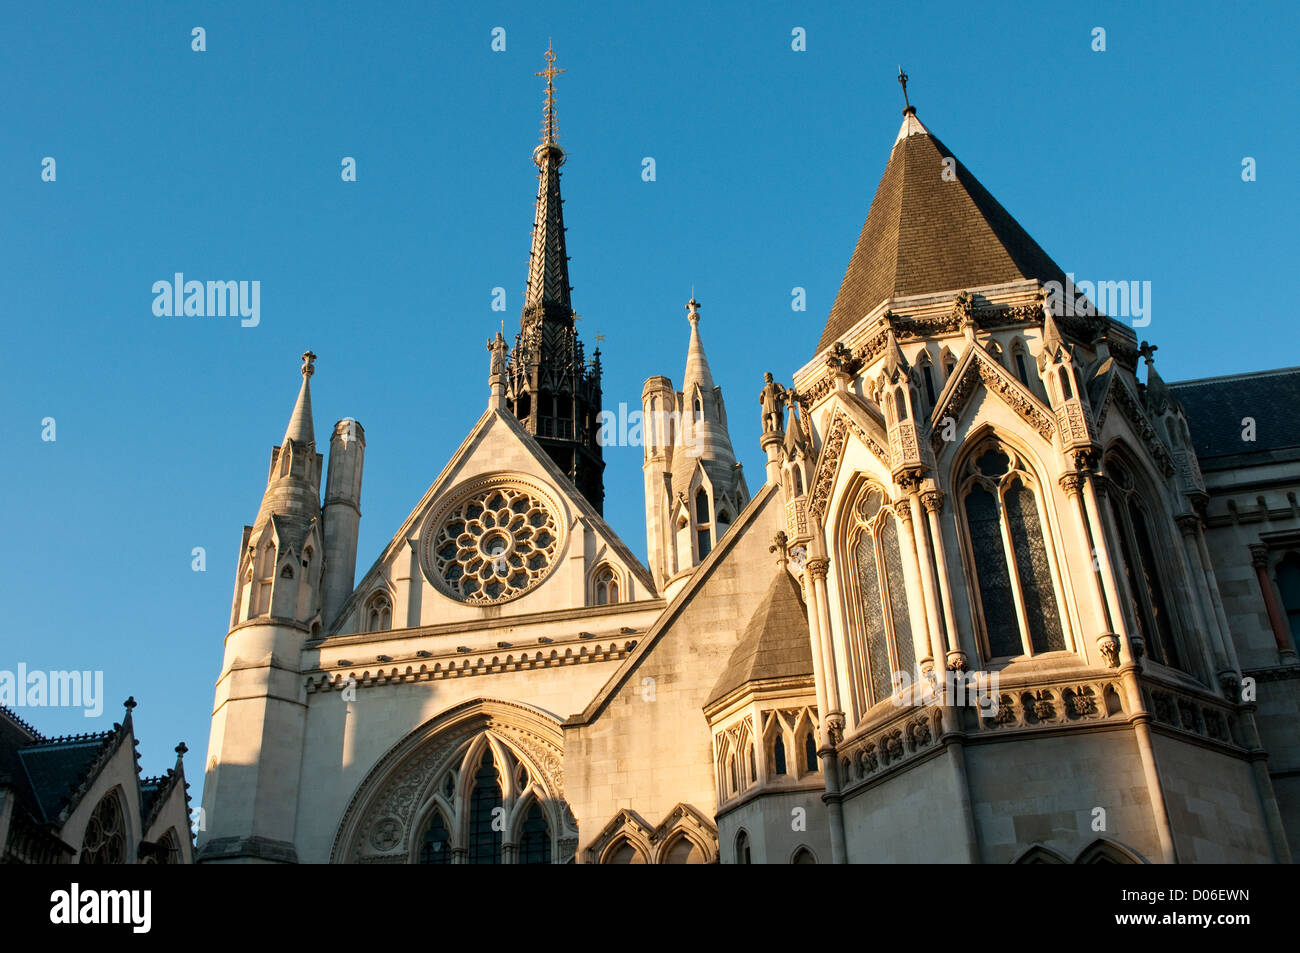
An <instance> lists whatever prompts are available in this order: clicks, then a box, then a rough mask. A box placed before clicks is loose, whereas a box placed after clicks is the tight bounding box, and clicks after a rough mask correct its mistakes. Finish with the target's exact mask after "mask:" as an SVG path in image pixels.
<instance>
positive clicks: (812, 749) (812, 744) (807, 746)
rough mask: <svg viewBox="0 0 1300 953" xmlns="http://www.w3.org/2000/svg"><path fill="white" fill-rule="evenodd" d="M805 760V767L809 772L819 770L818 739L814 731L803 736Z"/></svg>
mask: <svg viewBox="0 0 1300 953" xmlns="http://www.w3.org/2000/svg"><path fill="white" fill-rule="evenodd" d="M803 760H804V769H805V770H806V771H807V772H808V773H809V774H812V773H813V772H815V771H816V770H817V767H818V763H817V739H816V738H815V737H814V736H813V733H812V731H809V732H808V733H807V734H806V735H804V736H803Z"/></svg>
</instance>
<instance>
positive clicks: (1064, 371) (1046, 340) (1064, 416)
mask: <svg viewBox="0 0 1300 953" xmlns="http://www.w3.org/2000/svg"><path fill="white" fill-rule="evenodd" d="M1038 374H1039V376H1040V377H1041V378H1042V380H1043V386H1044V387H1045V388H1046V389H1047V399H1048V402H1049V403H1050V404H1051V405H1052V410H1053V411H1055V413H1056V420H1057V424H1058V425H1059V430H1060V433H1061V443H1062V449H1063V450H1064V451H1065V455H1066V456H1067V457H1069V458H1071V459H1072V460H1073V461H1074V463H1075V465H1076V466H1084V467H1087V466H1089V465H1091V461H1093V460H1094V459H1095V458H1096V454H1097V449H1098V448H1097V440H1096V434H1095V432H1094V429H1093V423H1092V415H1091V413H1089V408H1088V407H1087V405H1086V404H1085V401H1086V400H1087V393H1086V391H1085V390H1084V388H1083V386H1082V385H1083V379H1082V377H1081V376H1080V374H1079V368H1078V367H1077V366H1076V365H1075V363H1074V348H1073V347H1072V346H1071V345H1069V344H1067V343H1066V341H1065V338H1064V337H1062V335H1061V330H1060V328H1058V327H1057V325H1056V319H1055V318H1054V317H1053V316H1052V309H1051V308H1050V307H1048V306H1047V305H1046V304H1044V306H1043V349H1042V350H1041V351H1040V352H1039V353H1038Z"/></svg>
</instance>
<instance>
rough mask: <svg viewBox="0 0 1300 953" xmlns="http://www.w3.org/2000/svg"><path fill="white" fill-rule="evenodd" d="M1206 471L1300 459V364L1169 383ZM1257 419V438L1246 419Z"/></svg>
mask: <svg viewBox="0 0 1300 953" xmlns="http://www.w3.org/2000/svg"><path fill="white" fill-rule="evenodd" d="M1169 389H1170V390H1171V391H1173V393H1174V396H1175V397H1177V398H1178V400H1179V402H1180V403H1181V404H1182V405H1183V409H1184V410H1185V411H1186V412H1187V426H1188V428H1189V429H1190V430H1191V433H1192V443H1193V445H1194V446H1195V448H1196V457H1197V459H1198V460H1199V461H1200V464H1201V468H1202V469H1205V470H1224V469H1230V468H1232V467H1238V466H1258V465H1260V464H1263V463H1271V462H1280V461H1288V460H1300V367H1285V368H1281V369H1279V370H1275V371H1258V372H1255V373H1251V374H1235V375H1232V376H1230V377H1207V378H1203V379H1201V380H1193V381H1181V382H1179V383H1176V384H1170V385H1169ZM1246 417H1252V418H1254V420H1255V441H1254V442H1253V443H1249V442H1246V441H1244V440H1242V431H1243V429H1244V428H1243V426H1242V423H1241V422H1242V420H1243V419H1244V418H1246Z"/></svg>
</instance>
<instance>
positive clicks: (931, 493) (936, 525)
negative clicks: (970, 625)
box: [921, 489, 970, 672]
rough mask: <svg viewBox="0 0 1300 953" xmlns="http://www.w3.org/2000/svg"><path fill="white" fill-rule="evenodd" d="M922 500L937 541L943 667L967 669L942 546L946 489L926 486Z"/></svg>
mask: <svg viewBox="0 0 1300 953" xmlns="http://www.w3.org/2000/svg"><path fill="white" fill-rule="evenodd" d="M921 503H922V505H924V506H925V514H926V519H927V522H928V523H929V526H930V540H931V542H933V543H934V572H935V576H936V577H937V578H938V580H939V598H940V599H941V601H942V602H943V620H944V627H943V629H942V632H943V635H944V667H945V668H947V669H948V670H949V671H953V672H964V671H967V670H968V669H969V668H970V659H969V658H967V656H966V652H965V650H964V649H963V648H962V647H961V634H960V633H959V632H958V631H957V614H956V613H955V612H953V608H952V583H951V581H950V580H949V578H948V557H947V554H946V553H945V552H944V548H943V525H942V524H941V523H940V522H939V514H940V513H941V512H942V511H943V491H942V490H938V489H929V490H926V491H925V492H924V493H922V494H921Z"/></svg>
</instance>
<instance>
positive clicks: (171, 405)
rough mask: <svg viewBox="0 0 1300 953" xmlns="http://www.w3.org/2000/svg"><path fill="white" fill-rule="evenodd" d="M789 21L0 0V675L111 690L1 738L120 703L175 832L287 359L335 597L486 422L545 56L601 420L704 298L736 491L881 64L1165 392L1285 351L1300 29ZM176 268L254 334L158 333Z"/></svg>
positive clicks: (762, 6) (993, 6) (877, 93)
mask: <svg viewBox="0 0 1300 953" xmlns="http://www.w3.org/2000/svg"><path fill="white" fill-rule="evenodd" d="M807 6H808V5H806V4H782V3H759V4H753V3H744V4H742V3H734V4H709V5H707V9H705V5H703V4H698V3H655V4H653V5H646V6H642V7H640V8H632V7H630V6H627V5H624V4H590V3H586V4H573V5H567V4H562V3H545V4H538V3H508V4H507V3H494V4H462V5H458V6H451V5H447V4H435V3H429V2H418V3H416V2H413V3H407V4H397V3H384V4H363V3H348V4H340V3H318V4H312V5H310V6H306V7H296V6H295V8H294V9H288V5H281V4H268V3H265V2H237V3H221V4H215V3H214V4H199V3H189V2H179V3H178V2H167V3H129V4H124V3H115V4H99V3H80V4H64V3H44V4H41V5H40V7H39V11H38V10H37V9H36V8H34V7H32V6H31V5H29V4H17V3H14V2H7V3H6V4H5V5H4V7H3V10H2V12H0V47H2V49H0V89H3V93H2V94H0V95H2V96H3V102H4V110H3V116H2V118H0V210H2V211H0V236H2V238H0V241H3V244H4V253H3V255H2V256H0V288H2V289H3V293H2V294H0V312H2V314H3V322H2V323H0V327H2V329H3V330H2V332H0V333H3V346H0V407H2V408H3V414H0V440H2V441H3V443H2V445H3V447H4V455H3V466H0V489H2V490H3V497H2V498H3V499H4V501H5V503H6V506H7V513H6V518H5V520H4V535H3V543H0V579H3V580H4V591H5V594H6V598H5V600H4V612H3V621H0V668H4V669H10V670H12V669H13V668H14V667H15V666H16V664H17V662H18V661H23V662H26V663H27V665H28V666H29V668H44V669H51V668H54V669H103V670H104V672H105V682H106V685H105V690H106V694H107V696H108V699H109V704H108V707H107V708H106V709H105V714H104V717H103V718H101V719H100V720H99V721H98V722H93V721H91V720H90V719H85V718H83V717H82V716H81V715H80V713H79V712H68V711H55V710H31V709H28V710H25V711H24V712H23V714H24V715H26V716H27V717H28V718H29V719H30V720H32V721H34V722H35V723H36V724H37V726H38V727H39V728H41V729H42V730H44V731H46V732H47V733H59V732H70V731H84V730H89V729H100V728H105V727H107V726H108V725H109V724H110V723H111V721H113V720H115V719H119V718H120V717H121V709H120V707H119V703H120V701H121V700H122V699H124V698H126V696H127V695H129V694H134V695H135V697H136V698H137V699H138V700H139V702H140V708H139V709H138V710H137V712H136V720H137V732H138V734H139V736H140V738H141V754H142V764H143V767H144V770H145V771H146V773H149V774H153V773H158V772H160V771H162V770H165V768H166V767H168V766H169V765H170V764H171V762H172V759H173V757H174V756H173V755H172V747H173V745H175V743H176V742H177V740H179V739H182V738H183V739H184V740H185V741H186V742H187V743H188V744H189V745H190V748H191V749H192V753H191V756H190V758H189V767H190V777H191V784H192V786H193V792H192V793H193V795H194V796H195V798H196V803H197V797H198V795H199V792H200V788H201V783H202V770H203V758H204V752H205V751H206V748H207V737H208V717H209V714H210V711H211V703H212V695H213V685H214V681H215V679H216V676H217V674H218V671H219V666H220V661H221V653H222V639H223V636H224V634H225V631H226V626H227V622H228V618H229V611H230V601H231V591H232V585H233V573H234V564H235V557H236V550H237V547H238V544H239V540H240V531H241V527H242V526H243V525H244V524H245V523H246V522H249V521H251V520H252V518H253V517H254V515H255V513H256V510H257V505H258V502H259V500H260V497H261V493H262V490H263V488H264V486H265V478H266V470H267V463H268V454H269V452H270V449H271V447H272V446H273V445H274V444H275V443H277V442H278V441H279V439H280V437H281V435H282V434H283V432H284V428H285V424H286V422H287V420H288V416H289V412H290V410H291V408H292V405H293V400H294V396H295V393H296V390H297V387H298V380H299V378H298V370H297V368H298V356H299V355H300V354H301V353H302V352H303V350H305V349H307V348H311V349H312V350H314V351H315V352H316V353H317V354H318V355H319V360H318V362H317V365H316V367H317V374H316V376H315V378H314V379H313V397H314V400H315V410H316V430H317V433H318V434H321V435H325V434H328V433H329V428H330V426H331V425H332V424H333V422H334V421H335V420H337V419H339V418H340V417H344V416H353V417H356V418H357V419H358V420H360V421H361V422H362V424H363V425H364V426H365V428H366V434H367V438H368V448H367V459H366V472H365V483H364V491H363V500H362V509H363V512H364V514H365V515H364V518H363V520H362V533H361V545H360V553H359V556H358V571H359V572H360V571H364V569H365V568H366V567H367V566H369V565H370V563H371V562H372V560H373V559H374V558H375V556H376V555H377V554H378V552H379V550H380V549H381V548H382V546H383V545H384V544H385V543H386V542H387V540H388V539H389V537H390V535H391V533H392V532H394V531H395V529H396V528H397V526H398V525H399V524H400V523H401V521H402V519H403V518H404V517H405V516H406V515H407V513H408V512H409V511H410V509H411V508H412V507H413V506H414V505H415V503H416V502H417V501H418V500H419V498H420V496H421V494H422V493H423V492H424V490H425V489H426V488H427V486H428V485H429V483H430V482H431V481H432V480H433V479H434V477H435V476H436V475H437V473H438V472H439V470H440V469H441V467H442V466H443V464H444V463H445V462H446V459H447V458H448V456H449V455H450V454H451V453H452V452H453V451H454V450H455V448H456V447H457V445H458V444H459V443H460V441H461V439H462V438H463V436H464V435H465V433H466V432H467V430H468V428H469V427H470V426H471V425H472V424H473V423H474V421H475V420H476V419H477V417H478V416H479V414H480V413H481V412H482V410H483V408H484V406H485V404H486V401H487V396H488V390H487V380H486V374H487V367H488V355H487V353H486V351H485V349H484V342H485V341H486V339H487V338H488V337H489V335H491V334H492V333H493V332H494V331H495V330H496V328H497V326H498V321H499V319H500V318H501V317H502V315H500V314H498V313H495V312H493V311H491V310H490V304H491V289H492V288H493V287H495V286H498V285H500V286H503V287H505V288H506V289H507V291H508V293H509V297H508V310H507V311H506V313H505V315H504V317H505V320H506V328H507V333H508V336H509V337H510V339H511V340H513V332H514V330H515V329H517V327H518V314H519V307H520V304H521V299H520V291H521V289H522V287H523V284H524V279H525V272H526V262H527V256H528V233H529V229H530V227H531V223H532V214H533V201H534V198H535V189H536V178H535V168H534V167H533V165H532V163H531V161H530V152H531V149H532V147H533V145H534V144H535V143H536V141H537V138H536V137H537V130H538V125H539V121H540V117H541V102H542V85H541V80H539V79H538V78H537V77H535V76H534V75H533V74H534V73H535V72H536V71H537V70H539V69H541V68H542V66H543V65H544V64H543V60H542V52H543V51H544V50H545V48H546V44H547V39H548V37H549V38H553V40H554V44H555V48H556V50H557V52H558V55H559V61H558V65H559V66H560V67H562V68H564V69H566V70H567V72H566V73H564V74H563V75H562V76H560V77H559V78H558V80H557V102H558V116H559V124H560V132H561V143H562V145H564V147H565V148H566V149H567V150H568V152H569V161H568V163H567V165H566V166H565V176H564V195H565V198H566V206H565V214H566V223H567V225H568V227H569V236H568V237H569V254H570V255H571V257H572V262H571V269H572V282H573V285H574V303H575V307H576V308H577V310H578V311H579V313H581V314H582V315H583V321H582V324H581V331H582V333H583V335H584V337H585V338H586V340H587V344H588V347H589V348H590V347H592V346H593V345H594V344H595V342H594V340H593V335H594V334H596V333H601V334H603V335H604V336H605V341H604V343H603V345H602V349H603V352H604V361H605V372H606V377H605V402H606V406H607V407H617V405H618V403H619V402H620V401H627V402H628V403H629V404H631V405H632V406H636V404H637V402H638V400H639V397H640V391H641V384H642V382H643V381H644V380H645V378H646V377H648V376H651V375H654V374H667V375H669V376H670V377H672V378H673V379H674V381H675V382H676V383H680V380H681V373H682V368H683V365H684V362H685V353H686V342H687V335H688V330H689V329H688V325H687V323H686V320H685V312H684V311H683V305H684V303H685V301H686V299H687V298H688V297H689V293H690V289H691V285H692V284H694V286H695V289H696V294H697V296H698V297H699V299H700V300H701V301H702V302H703V305H704V307H703V316H704V319H703V323H702V325H701V330H702V333H703V336H704V342H705V346H706V349H707V351H708V354H709V358H710V361H711V363H712V367H713V373H714V377H715V379H716V380H717V382H718V383H719V384H721V385H722V388H723V392H724V395H725V398H726V400H727V405H728V410H729V412H730V416H731V422H732V437H733V440H734V443H735V445H736V448H737V452H738V454H739V455H740V457H741V459H742V461H743V463H744V464H745V468H746V473H747V475H748V477H749V480H750V485H751V487H757V485H758V484H759V483H760V482H761V480H762V475H763V469H762V455H761V454H760V452H759V449H758V444H757V437H758V424H759V421H758V406H757V393H758V390H759V387H760V386H761V383H762V373H763V371H766V370H771V371H773V372H774V373H775V374H776V376H777V378H778V379H782V380H786V381H788V380H789V377H790V375H791V373H792V372H793V371H794V370H795V369H796V368H797V367H799V366H801V365H802V364H803V363H804V362H806V361H807V360H808V359H809V358H810V357H811V356H812V349H813V347H814V345H815V343H816V341H817V338H818V335H819V333H820V331H821V326H822V323H823V322H824V320H825V317H826V314H827V312H828V310H829V308H830V305H831V303H832V301H833V298H834V295H835V292H836V289H837V287H838V283H839V280H840V278H841V277H842V275H843V272H844V267H845V265H846V264H847V262H848V259H849V255H850V253H851V252H852V249H853V245H854V242H855V241H856V238H857V234H858V230H859V229H860V228H861V225H862V221H863V219H864V218H865V216H866V211H867V207H868V205H869V203H870V200H871V196H872V193H873V191H874V189H875V186H876V183H877V181H878V180H879V177H880V174H881V171H882V170H883V168H884V164H885V161H886V159H887V158H888V154H889V149H890V146H891V144H892V142H893V139H894V135H895V133H896V131H897V128H898V125H899V122H900V114H899V113H900V108H901V105H902V103H901V98H900V94H899V88H898V84H897V82H896V81H895V74H896V71H897V67H898V64H899V63H902V64H903V66H904V67H905V69H906V70H907V72H908V73H909V74H910V76H911V84H910V93H911V96H912V102H913V103H914V104H916V105H917V107H918V111H919V115H920V117H921V119H922V120H923V121H924V122H925V123H926V124H927V125H928V126H929V127H930V128H931V129H932V130H933V131H934V132H935V134H936V135H938V136H939V137H940V138H942V139H943V140H944V143H945V144H946V145H947V146H948V147H949V148H951V149H952V150H954V151H955V153H956V154H957V155H958V156H959V157H960V158H961V159H962V161H963V163H964V164H965V165H966V166H968V167H969V168H970V170H971V171H972V172H973V173H974V174H975V175H976V176H977V177H979V178H980V179H981V181H982V182H983V183H984V185H985V186H986V187H987V188H988V189H989V190H990V191H991V192H992V193H993V194H994V195H995V196H997V197H998V199H999V200H1000V201H1001V202H1002V203H1003V204H1004V205H1005V206H1006V207H1007V208H1008V209H1009V210H1010V211H1011V212H1012V214H1013V215H1015V216H1016V217H1017V218H1018V219H1019V220H1020V222H1021V223H1022V224H1023V225H1024V226H1025V227H1026V229H1028V231H1029V232H1030V234H1032V235H1033V236H1034V237H1035V238H1036V239H1037V240H1038V241H1039V243H1040V244H1042V245H1043V247H1044V248H1045V249H1047V251H1048V252H1049V253H1050V254H1051V255H1052V256H1053V257H1054V258H1055V259H1056V260H1057V261H1058V262H1059V263H1060V264H1061V265H1062V266H1063V267H1065V268H1066V269H1067V270H1070V271H1073V272H1074V273H1075V274H1076V275H1077V276H1078V277H1080V278H1105V279H1137V280H1149V281H1151V282H1152V286H1153V300H1152V305H1153V321H1152V324H1151V325H1150V327H1148V328H1146V329H1144V331H1145V333H1144V334H1143V336H1144V337H1148V338H1150V339H1151V340H1153V341H1154V342H1155V343H1157V344H1159V346H1160V353H1159V366H1160V368H1161V371H1162V373H1163V374H1164V376H1165V377H1166V379H1169V380H1176V379H1185V378H1190V377H1200V376H1208V375H1215V374H1227V373H1235V372H1241V371H1249V370H1257V369H1263V368H1268V367H1277V366H1286V365H1294V364H1300V344H1298V343H1297V337H1296V333H1295V331H1294V321H1295V318H1294V307H1295V306H1294V301H1295V297H1294V291H1293V289H1291V288H1290V287H1289V286H1288V284H1289V282H1287V281H1286V280H1285V276H1286V275H1288V274H1294V273H1295V253H1296V240H1295V227H1296V226H1295V223H1296V221H1297V219H1298V218H1300V214H1298V213H1300V209H1298V208H1297V195H1298V194H1300V190H1298V189H1297V187H1296V183H1295V178H1294V175H1295V169H1294V157H1295V156H1296V155H1300V141H1298V136H1297V123H1296V115H1297V112H1298V111H1300V110H1298V109H1297V107H1298V106H1300V95H1298V94H1297V93H1298V85H1300V84H1298V81H1297V69H1296V62H1297V49H1296V35H1297V27H1298V26H1300V24H1297V14H1296V12H1295V10H1296V8H1295V7H1294V5H1290V4H1285V5H1284V4H1274V5H1270V4H1251V5H1249V6H1248V7H1244V8H1243V7H1231V6H1228V5H1214V6H1213V7H1210V6H1209V5H1204V7H1199V5H1191V4H1185V3H1167V4H1140V5H1138V4H1101V5H1096V6H1094V7H1092V8H1091V9H1090V10H1088V11H1087V12H1083V11H1082V10H1055V9H1051V8H1053V7H1055V5H1052V4H1033V3H1026V4H1009V3H984V4H959V5H958V4H952V5H948V4H925V3H907V4H898V3H879V4H860V3H852V4H842V5H838V4H837V5H831V4H816V5H813V9H811V10H810V9H807ZM195 26H201V27H204V28H205V29H206V31H207V38H206V40H207V51H206V52H203V53H195V52H193V51H192V50H191V48H190V46H191V33H190V31H191V29H192V28H193V27H195ZM496 26H502V27H504V28H505V29H506V31H507V32H506V43H507V49H506V52H504V53H494V52H492V51H491V49H490V42H491V30H492V28H493V27H496ZM1096 26H1101V27H1104V28H1105V30H1106V31H1107V35H1106V45H1107V49H1106V51H1105V52H1104V53H1098V52H1093V51H1092V50H1091V48H1090V45H1091V40H1092V38H1091V31H1092V28H1093V27H1096ZM794 27H803V28H804V29H805V30H806V33H807V50H806V51H805V52H794V51H792V49H791V30H792V29H793V28H794ZM45 156H52V157H54V158H55V160H56V162H57V180H56V181H55V182H53V183H44V182H42V181H41V160H42V158H43V157H45ZM343 156H353V157H355V158H356V160H357V163H358V181H357V182H355V183H344V182H342V181H341V180H340V175H339V170H340V160H341V158H342V157H343ZM645 156H653V157H654V158H655V160H656V163H657V181H655V182H653V183H647V182H643V181H642V179H641V175H640V173H641V167H642V166H641V160H642V158H643V157H645ZM1245 156H1252V157H1254V158H1255V159H1256V160H1257V163H1258V181H1256V182H1253V183H1244V182H1242V180H1241V162H1242V158H1243V157H1245ZM176 271H182V272H184V273H186V275H187V276H189V277H192V278H198V279H244V280H254V279H255V280H258V281H260V282H261V324H260V326H258V327H256V328H243V327H240V325H239V322H238V321H237V320H236V319H231V318H212V319H205V318H160V317H155V316H154V314H153V312H152V309H151V305H152V302H153V295H152V292H151V290H150V289H151V286H152V284H153V282H155V281H158V280H169V279H170V278H171V275H172V274H173V272H176ZM795 286H802V287H805V288H806V289H807V294H808V310H807V311H806V312H805V313H795V312H792V311H791V308H790V300H791V288H793V287H795ZM45 417H54V418H55V420H56V422H57V424H56V426H57V440H56V441H55V442H53V443H48V442H43V441H42V440H41V420H42V418H45ZM607 460H608V467H607V471H606V488H607V493H608V496H607V501H608V502H607V507H606V515H607V517H608V518H609V521H610V522H611V523H612V524H613V526H614V528H615V529H616V530H617V531H618V532H620V533H621V534H622V535H623V537H624V538H625V539H626V541H627V542H628V544H629V545H630V546H631V547H632V548H633V550H634V551H636V552H638V553H644V550H645V536H644V528H643V520H642V489H641V487H642V483H641V473H640V460H641V457H640V451H639V449H637V448H624V449H611V450H609V451H608V452H607ZM196 546H202V547H205V548H206V550H207V557H208V559H207V572H205V573H195V572H193V571H191V568H190V564H191V555H190V553H191V550H192V549H193V548H194V547H196Z"/></svg>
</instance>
